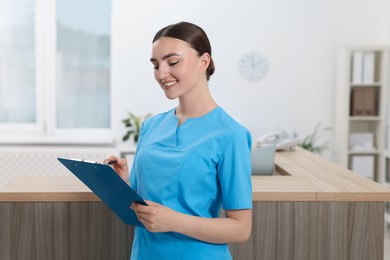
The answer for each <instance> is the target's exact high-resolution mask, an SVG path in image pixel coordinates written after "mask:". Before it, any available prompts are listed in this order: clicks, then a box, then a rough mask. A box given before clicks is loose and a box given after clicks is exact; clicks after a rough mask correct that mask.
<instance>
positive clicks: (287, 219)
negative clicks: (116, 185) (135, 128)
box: [0, 148, 390, 260]
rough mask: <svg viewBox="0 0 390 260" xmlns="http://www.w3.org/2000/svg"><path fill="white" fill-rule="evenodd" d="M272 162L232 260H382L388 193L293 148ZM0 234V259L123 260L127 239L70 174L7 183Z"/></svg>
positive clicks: (129, 232) (256, 189)
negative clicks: (246, 233)
mask: <svg viewBox="0 0 390 260" xmlns="http://www.w3.org/2000/svg"><path fill="white" fill-rule="evenodd" d="M275 164H276V173H275V175H273V176H253V177H252V184H253V228H252V236H251V238H250V239H249V240H248V241H247V242H246V243H244V244H232V245H229V246H230V248H231V252H232V255H233V258H234V259H245V260H246V259H266V260H269V259H270V260H272V259H297V260H304V259H308V260H311V259H332V260H337V259H340V260H341V259H343V260H344V259H351V260H352V259H353V260H358V259H362V260H363V259H372V260H375V259H383V249H384V248H383V246H384V206H385V205H384V202H385V201H390V190H389V189H388V188H386V187H384V186H382V185H380V184H378V183H376V182H373V181H370V180H367V179H366V178H364V177H361V176H360V175H357V174H355V173H353V172H351V171H349V170H346V169H344V168H342V167H340V166H338V165H336V164H334V163H332V162H330V161H328V160H326V159H324V158H322V157H320V156H318V155H315V154H312V153H309V152H307V151H305V150H303V149H300V148H297V149H296V150H295V151H292V152H278V153H277V154H276V159H275ZM0 230H1V232H0V259H43V260H44V259H118V260H119V259H129V257H130V251H131V243H132V238H133V228H132V227H129V226H126V225H125V224H123V223H122V222H121V220H120V219H118V218H117V217H116V215H114V214H113V213H112V212H111V211H110V209H108V208H107V207H106V206H105V205H104V204H103V203H102V202H101V201H100V200H99V198H97V197H96V196H95V195H94V194H93V193H92V192H91V191H90V190H89V189H88V188H86V187H85V186H84V185H83V183H81V182H80V181H79V180H78V179H76V178H75V177H73V176H61V177H60V176H57V177H53V176H52V177H37V176H35V177H18V178H15V179H13V180H12V181H11V182H9V183H8V184H7V185H6V186H5V187H3V188H2V189H1V190H0Z"/></svg>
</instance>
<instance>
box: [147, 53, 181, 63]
mask: <svg viewBox="0 0 390 260" xmlns="http://www.w3.org/2000/svg"><path fill="white" fill-rule="evenodd" d="M172 56H179V54H177V53H169V54H167V55H164V57H162V60H166V59H168V58H170V57H172ZM150 61H151V62H153V61H157V60H156V59H155V58H153V57H152V58H150Z"/></svg>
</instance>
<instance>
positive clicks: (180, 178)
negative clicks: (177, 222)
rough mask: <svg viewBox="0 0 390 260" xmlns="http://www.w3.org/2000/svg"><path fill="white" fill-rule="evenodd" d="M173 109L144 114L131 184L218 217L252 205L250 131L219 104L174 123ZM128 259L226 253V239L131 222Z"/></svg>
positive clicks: (149, 195)
mask: <svg viewBox="0 0 390 260" xmlns="http://www.w3.org/2000/svg"><path fill="white" fill-rule="evenodd" d="M175 111H176V109H172V110H170V111H168V112H165V113H162V114H159V115H156V116H154V117H151V118H149V119H147V120H146V121H145V122H144V124H143V126H142V129H141V133H140V138H139V142H138V146H137V152H136V155H135V157H134V162H133V166H132V169H131V173H130V185H131V186H132V187H133V188H134V189H135V190H136V191H137V192H138V193H139V194H140V196H141V197H142V198H144V199H147V200H151V201H154V202H157V203H160V204H163V205H165V206H167V207H170V208H172V209H173V210H176V211H178V212H181V213H184V214H189V215H193V216H199V217H205V218H218V217H219V212H220V209H221V206H222V208H223V209H225V210H237V209H250V208H252V184H251V179H250V175H251V161H250V152H251V146H252V140H251V136H250V134H249V132H248V130H247V129H246V128H244V127H243V126H242V125H240V124H239V123H237V122H236V121H235V120H234V119H232V118H231V117H230V116H229V115H228V114H227V113H226V112H225V111H224V110H223V109H222V108H221V107H217V108H215V109H213V110H212V111H210V112H209V113H207V114H205V115H203V116H201V117H197V118H188V119H186V120H185V121H184V123H182V124H181V125H180V126H178V123H179V120H178V118H177V117H176V115H175ZM131 259H137V260H138V259H141V260H144V259H159V260H161V259H169V260H174V259H183V260H184V259H185V260H188V259H196V260H200V259H214V260H217V259H231V255H230V252H229V249H228V246H227V244H212V243H207V242H204V241H200V240H197V239H194V238H191V237H188V236H186V235H183V234H180V233H175V232H162V233H158V232H156V233H153V232H149V231H148V230H147V229H145V228H141V227H136V229H135V236H134V241H133V247H132V254H131Z"/></svg>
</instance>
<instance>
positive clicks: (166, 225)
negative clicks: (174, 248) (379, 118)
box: [131, 200, 178, 232]
mask: <svg viewBox="0 0 390 260" xmlns="http://www.w3.org/2000/svg"><path fill="white" fill-rule="evenodd" d="M145 202H146V203H147V204H148V205H149V206H144V205H142V204H138V203H133V204H131V208H132V209H133V210H134V212H135V214H136V215H137V217H138V219H139V221H141V223H142V224H144V226H145V228H146V229H147V230H149V231H150V232H169V231H173V226H174V223H175V220H174V219H175V216H177V215H178V213H177V212H176V211H174V210H172V209H170V208H168V207H166V206H163V205H161V204H158V203H155V202H152V201H149V200H145Z"/></svg>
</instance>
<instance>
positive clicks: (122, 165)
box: [103, 155, 129, 183]
mask: <svg viewBox="0 0 390 260" xmlns="http://www.w3.org/2000/svg"><path fill="white" fill-rule="evenodd" d="M113 161H114V163H110V166H111V167H112V168H113V169H114V170H115V172H116V173H117V174H118V175H119V176H120V177H121V178H122V179H123V180H124V181H125V182H126V183H129V166H128V165H127V160H126V159H124V158H120V157H117V156H114V155H110V156H109V157H108V158H107V159H105V160H104V161H103V163H105V164H108V163H109V162H113Z"/></svg>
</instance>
